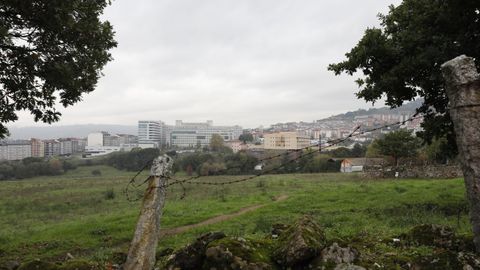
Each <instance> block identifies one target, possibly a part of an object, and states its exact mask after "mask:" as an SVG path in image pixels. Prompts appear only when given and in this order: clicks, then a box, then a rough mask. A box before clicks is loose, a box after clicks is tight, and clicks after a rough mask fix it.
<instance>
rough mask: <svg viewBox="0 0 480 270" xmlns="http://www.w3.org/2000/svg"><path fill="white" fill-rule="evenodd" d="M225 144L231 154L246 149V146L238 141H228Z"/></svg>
mask: <svg viewBox="0 0 480 270" xmlns="http://www.w3.org/2000/svg"><path fill="white" fill-rule="evenodd" d="M225 144H226V145H227V146H228V147H230V148H231V149H232V151H233V153H238V152H240V151H242V150H247V149H248V146H247V144H245V143H243V142H242V141H239V140H234V141H228V142H226V143H225Z"/></svg>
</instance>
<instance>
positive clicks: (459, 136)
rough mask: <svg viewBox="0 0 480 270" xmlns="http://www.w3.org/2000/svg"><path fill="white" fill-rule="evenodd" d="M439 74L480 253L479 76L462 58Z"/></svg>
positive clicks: (452, 61) (473, 62)
mask: <svg viewBox="0 0 480 270" xmlns="http://www.w3.org/2000/svg"><path fill="white" fill-rule="evenodd" d="M442 72H443V77H444V79H445V83H446V92H447V96H448V99H449V109H450V117H451V119H452V122H453V125H454V128H455V134H456V141H457V146H458V153H459V157H460V161H461V164H462V170H463V176H464V181H465V188H466V190H467V198H468V201H469V203H470V221H471V223H472V230H473V242H474V244H475V248H476V250H477V253H480V74H478V72H477V69H476V67H475V61H474V59H473V58H471V57H467V56H465V55H461V56H459V57H457V58H455V59H452V60H450V61H448V62H445V63H444V64H443V65H442Z"/></svg>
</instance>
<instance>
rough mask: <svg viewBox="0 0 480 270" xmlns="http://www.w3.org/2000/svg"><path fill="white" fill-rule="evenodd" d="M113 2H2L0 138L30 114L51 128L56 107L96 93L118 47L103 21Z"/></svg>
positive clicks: (38, 0)
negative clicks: (23, 113)
mask: <svg viewBox="0 0 480 270" xmlns="http://www.w3.org/2000/svg"><path fill="white" fill-rule="evenodd" d="M109 4H110V1H109V0H68V1H65V0H21V1H19V0H0V138H2V137H5V136H6V135H7V133H8V130H7V128H6V127H5V124H6V123H8V122H12V121H15V120H17V119H18V115H17V113H18V111H21V110H25V111H28V112H30V113H31V114H32V115H33V116H34V120H35V121H42V122H45V123H52V122H56V121H58V120H59V117H60V115H61V113H60V112H58V111H57V110H56V109H55V106H56V104H57V103H59V104H61V105H63V106H64V107H67V106H70V105H73V104H75V103H76V102H78V101H80V100H81V99H82V95H83V94H84V93H88V92H91V91H93V90H94V89H95V86H96V84H97V81H98V79H99V77H100V76H101V70H102V68H103V67H104V66H105V64H106V63H107V62H109V61H110V60H111V59H112V57H111V54H110V52H109V50H110V49H111V48H113V47H115V46H116V44H117V43H116V42H115V40H114V39H113V36H114V32H113V29H112V26H111V25H110V23H109V22H108V21H102V20H101V18H100V16H101V15H102V13H103V10H104V9H105V7H106V6H107V5H109Z"/></svg>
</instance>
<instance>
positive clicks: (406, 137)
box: [372, 129, 421, 165]
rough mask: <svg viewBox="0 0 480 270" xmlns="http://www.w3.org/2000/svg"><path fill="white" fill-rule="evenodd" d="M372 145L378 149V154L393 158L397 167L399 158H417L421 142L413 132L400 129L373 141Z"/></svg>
mask: <svg viewBox="0 0 480 270" xmlns="http://www.w3.org/2000/svg"><path fill="white" fill-rule="evenodd" d="M372 145H373V146H374V147H375V148H377V149H378V153H380V154H382V155H385V156H391V157H393V159H394V162H395V165H398V159H399V158H402V157H413V156H415V155H416V154H417V151H418V149H419V148H420V145H421V142H420V139H419V138H418V137H415V136H413V135H412V132H411V131H408V130H405V129H399V130H397V131H394V132H390V133H388V134H386V135H385V136H384V137H383V138H380V139H377V140H375V141H373V142H372Z"/></svg>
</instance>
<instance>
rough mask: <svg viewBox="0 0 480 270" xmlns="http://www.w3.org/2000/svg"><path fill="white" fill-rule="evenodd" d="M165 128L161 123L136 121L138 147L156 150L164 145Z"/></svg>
mask: <svg viewBox="0 0 480 270" xmlns="http://www.w3.org/2000/svg"><path fill="white" fill-rule="evenodd" d="M166 133H167V127H166V126H165V123H163V122H162V121H147V120H141V121H138V146H139V147H142V148H158V147H162V146H163V145H165V144H166Z"/></svg>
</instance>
